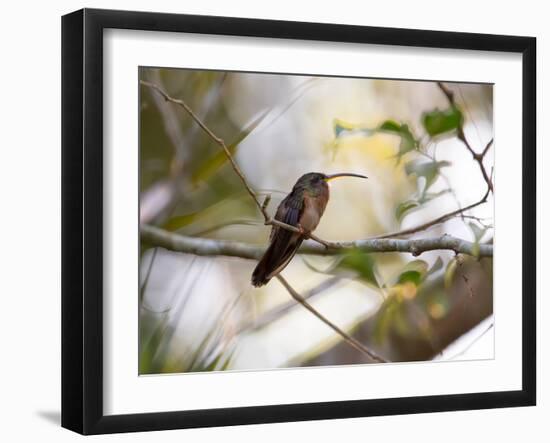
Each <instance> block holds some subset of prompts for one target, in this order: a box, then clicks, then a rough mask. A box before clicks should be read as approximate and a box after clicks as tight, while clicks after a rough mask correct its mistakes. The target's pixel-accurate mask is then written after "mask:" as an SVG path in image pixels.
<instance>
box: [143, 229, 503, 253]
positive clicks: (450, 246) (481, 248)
mask: <svg viewBox="0 0 550 443" xmlns="http://www.w3.org/2000/svg"><path fill="white" fill-rule="evenodd" d="M140 235H141V239H142V240H143V241H144V242H146V243H149V244H151V245H153V246H160V247H162V248H165V249H168V250H170V251H175V252H185V253H188V254H196V255H202V256H216V255H224V256H228V257H240V258H245V259H250V260H257V259H259V258H260V257H261V256H262V254H263V253H264V252H265V247H264V246H260V245H252V244H249V243H243V242H236V241H230V240H217V239H208V238H198V237H187V236H184V235H180V234H175V233H173V232H169V231H166V230H164V229H160V228H157V227H155V226H151V225H142V226H141V233H140ZM327 244H328V247H326V246H325V245H321V244H319V243H317V242H313V241H307V242H305V243H304V245H303V246H302V247H301V248H300V250H299V251H298V252H299V253H301V254H309V255H326V256H330V255H338V254H341V253H342V252H344V251H346V250H350V249H360V250H361V251H363V252H408V253H411V254H413V255H415V256H417V255H420V254H422V253H423V252H426V251H434V250H441V249H443V250H449V251H454V252H455V253H457V254H467V255H473V256H479V257H491V256H492V255H493V245H491V244H475V243H472V242H469V241H466V240H462V239H459V238H456V237H453V236H450V235H443V236H441V237H436V238H425V239H414V240H404V239H398V238H384V239H365V240H355V241H345V242H330V243H327Z"/></svg>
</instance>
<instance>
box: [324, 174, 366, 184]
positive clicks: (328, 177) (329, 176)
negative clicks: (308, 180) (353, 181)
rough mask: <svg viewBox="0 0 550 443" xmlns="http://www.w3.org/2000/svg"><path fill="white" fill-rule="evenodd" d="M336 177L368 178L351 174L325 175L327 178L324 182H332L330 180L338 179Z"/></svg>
mask: <svg viewBox="0 0 550 443" xmlns="http://www.w3.org/2000/svg"><path fill="white" fill-rule="evenodd" d="M338 177H359V178H368V177H367V176H366V175H361V174H352V173H351V172H341V173H338V174H331V175H327V177H326V178H325V181H327V182H328V181H329V180H332V179H335V178H338Z"/></svg>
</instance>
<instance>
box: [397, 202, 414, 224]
mask: <svg viewBox="0 0 550 443" xmlns="http://www.w3.org/2000/svg"><path fill="white" fill-rule="evenodd" d="M419 206H420V203H418V202H417V201H415V200H407V201H405V202H402V203H399V204H398V205H397V208H395V218H396V219H397V220H398V221H399V222H401V221H402V220H403V218H404V217H405V215H407V213H409V212H410V211H412V210H414V209H417V208H418V207H419Z"/></svg>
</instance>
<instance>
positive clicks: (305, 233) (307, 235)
mask: <svg viewBox="0 0 550 443" xmlns="http://www.w3.org/2000/svg"><path fill="white" fill-rule="evenodd" d="M296 227H297V228H298V233H299V234H300V235H301V236H302V237H304V238H306V239H308V238H310V236H311V232H310V231H306V230H305V229H304V228H303V226H302V225H301V224H300V223H298V225H297V226H296Z"/></svg>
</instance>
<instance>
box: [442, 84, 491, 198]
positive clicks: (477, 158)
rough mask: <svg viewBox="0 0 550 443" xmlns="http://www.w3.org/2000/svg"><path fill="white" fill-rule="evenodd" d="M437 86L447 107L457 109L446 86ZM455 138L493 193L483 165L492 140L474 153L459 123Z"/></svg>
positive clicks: (462, 125) (452, 94) (452, 96)
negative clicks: (467, 152)
mask: <svg viewBox="0 0 550 443" xmlns="http://www.w3.org/2000/svg"><path fill="white" fill-rule="evenodd" d="M437 86H438V87H439V89H441V92H443V94H445V97H447V101H448V102H449V105H451V106H452V107H453V108H457V105H456V101H455V96H454V93H453V91H451V90H450V89H449V88H447V86H445V85H444V84H443V83H442V82H437ZM457 137H458V139H459V140H460V141H461V142H462V143H463V144H464V146H466V149H468V151H470V154H472V157H473V159H474V160H475V161H476V162H477V164H478V165H479V169H480V171H481V174H482V175H483V179H484V180H485V182H486V183H487V186H488V187H489V190H490V191H491V192H494V191H493V181H492V180H491V177H489V174H487V170H486V169H485V166H484V165H483V157H485V154H487V151H488V150H489V148H490V147H491V145H492V144H493V140H492V139H491V140H490V141H489V143H487V146H486V147H485V149H484V150H483V152H481V153H477V152H476V151H474V149H473V148H472V146H471V145H470V143H469V142H468V140H467V139H466V136H465V135H464V124H463V123H461V124H460V126H459V127H458V131H457Z"/></svg>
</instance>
